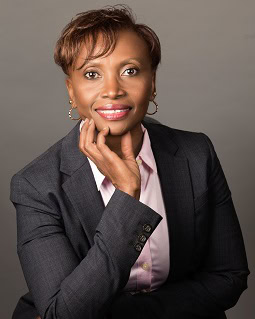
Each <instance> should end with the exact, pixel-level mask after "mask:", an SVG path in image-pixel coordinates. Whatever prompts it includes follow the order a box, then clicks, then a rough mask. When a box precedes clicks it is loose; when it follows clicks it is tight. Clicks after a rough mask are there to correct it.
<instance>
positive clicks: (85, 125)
mask: <svg viewBox="0 0 255 319" xmlns="http://www.w3.org/2000/svg"><path fill="white" fill-rule="evenodd" d="M88 121H89V120H88V118H86V119H85V121H84V123H83V126H82V128H81V132H80V139H79V149H80V151H83V149H84V141H85V137H86V134H87V129H88Z"/></svg>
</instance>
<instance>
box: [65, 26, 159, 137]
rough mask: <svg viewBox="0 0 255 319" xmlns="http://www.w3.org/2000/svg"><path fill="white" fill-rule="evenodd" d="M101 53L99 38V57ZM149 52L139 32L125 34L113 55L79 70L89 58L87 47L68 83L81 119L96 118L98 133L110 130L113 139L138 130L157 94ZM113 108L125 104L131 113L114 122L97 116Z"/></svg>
mask: <svg viewBox="0 0 255 319" xmlns="http://www.w3.org/2000/svg"><path fill="white" fill-rule="evenodd" d="M100 50H101V38H100V37H99V39H98V41H97V45H96V48H95V54H96V53H98V52H100ZM148 51H149V50H148V47H147V45H146V42H145V41H144V40H143V39H141V38H140V37H139V36H138V35H137V34H136V33H135V32H132V31H121V32H120V33H119V36H118V40H117V43H116V47H115V49H114V51H113V52H112V53H111V54H110V55H108V56H104V57H100V58H97V59H94V60H90V61H89V62H88V63H87V64H86V65H85V66H83V68H82V69H80V70H76V69H77V68H79V67H80V66H81V65H82V64H83V63H84V59H86V56H87V52H86V48H85V46H83V47H82V49H81V51H80V54H79V56H78V59H77V62H76V66H75V71H71V73H70V74H69V77H68V78H67V80H66V85H67V89H68V93H69V96H70V99H71V100H72V101H73V105H74V106H77V110H78V112H79V114H80V117H81V118H82V119H84V118H89V119H91V118H93V119H94V121H95V125H96V128H97V130H98V131H101V130H102V129H103V128H104V127H105V126H109V127H110V134H111V135H123V134H125V133H126V132H127V131H129V130H131V131H132V130H135V129H137V127H138V126H140V123H141V121H142V120H143V118H144V116H145V114H146V112H147V109H148V105H149V101H150V100H152V99H153V93H154V92H155V72H153V71H152V69H151V58H150V56H149V52H148ZM109 104H115V106H117V107H118V104H122V105H126V106H128V107H130V108H131V109H130V110H129V111H128V112H126V113H125V116H123V117H120V118H118V119H117V120H116V119H115V120H113V119H112V115H104V117H103V116H101V115H100V111H98V112H97V108H98V107H102V106H105V105H109ZM117 112H118V111H117ZM101 114H102V112H101ZM117 114H118V115H120V114H124V113H116V115H117ZM106 116H110V117H111V118H106Z"/></svg>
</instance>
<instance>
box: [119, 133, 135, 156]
mask: <svg viewBox="0 0 255 319" xmlns="http://www.w3.org/2000/svg"><path fill="white" fill-rule="evenodd" d="M121 152H122V154H123V156H124V159H134V160H135V155H134V151H133V143H132V136H131V133H130V131H128V132H127V133H126V134H124V135H123V136H122V138H121Z"/></svg>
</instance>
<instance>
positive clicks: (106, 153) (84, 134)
mask: <svg viewBox="0 0 255 319" xmlns="http://www.w3.org/2000/svg"><path fill="white" fill-rule="evenodd" d="M108 133H109V127H106V128H104V129H103V130H102V131H101V132H99V133H98V135H97V141H96V142H94V135H95V123H94V120H93V119H92V121H91V124H89V121H88V120H86V121H85V123H84V125H83V127H82V129H81V134H80V142H79V149H80V151H81V152H82V153H84V154H85V155H86V156H87V157H89V158H90V159H91V160H92V161H93V162H94V163H95V164H96V166H97V168H98V169H99V171H100V172H101V173H102V174H103V175H104V176H106V177H107V178H108V179H109V180H110V181H111V182H112V184H113V185H114V187H116V188H118V189H119V190H121V191H123V192H126V193H128V194H129V195H131V196H133V197H135V198H136V199H137V200H139V198H140V191H141V175H140V171H139V167H138V164H137V162H136V160H135V156H134V152H133V146H132V138H131V133H130V131H128V132H127V133H126V134H125V135H123V136H122V138H121V151H122V154H123V158H122V159H121V158H120V157H119V156H118V155H117V154H116V153H114V152H113V151H111V150H110V148H109V147H108V146H107V145H106V144H105V137H106V136H107V134H108Z"/></svg>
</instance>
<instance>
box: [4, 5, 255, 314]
mask: <svg viewBox="0 0 255 319" xmlns="http://www.w3.org/2000/svg"><path fill="white" fill-rule="evenodd" d="M116 3H118V2H116V1H103V0H102V1H99V0H94V1H81V0H76V1H75V0H73V1H67V0H63V1H60V0H44V1H34V0H17V1H11V0H8V1H7V0H6V1H1V10H0V35H1V42H0V45H1V51H0V52H1V59H0V61H1V62H0V81H1V83H0V90H1V116H0V121H1V123H0V130H1V131H0V133H1V135H0V136H1V140H0V143H1V145H0V147H1V148H0V150H1V165H0V169H1V179H0V185H1V186H0V187H1V193H0V196H1V202H0V203H1V223H0V227H1V229H0V234H1V240H0V245H1V270H0V276H1V278H0V279H1V281H0V283H1V285H0V293H1V296H0V300H1V307H0V317H1V318H3V319H5V318H6V319H8V318H11V314H12V312H13V309H14V307H15V306H16V303H17V301H18V299H19V297H20V296H21V295H22V294H24V293H26V292H27V287H26V283H25V281H24V278H23V274H22V270H21V267H20V264H19V260H18V257H17V253H16V217H15V209H14V207H13V205H12V203H11V202H10V201H9V192H10V190H9V188H10V186H9V185H10V179H11V177H12V175H13V174H14V173H16V172H17V171H18V170H20V169H21V168H23V167H24V166H25V165H26V164H28V163H29V162H30V161H31V160H33V159H34V158H35V157H37V156H38V155H40V154H41V153H42V152H43V151H45V150H46V149H47V148H48V147H49V146H51V145H52V144H54V143H55V142H56V141H57V140H59V139H60V138H62V137H63V136H65V135H66V134H67V133H68V132H69V131H70V130H71V128H72V127H73V126H74V125H75V123H74V122H73V121H71V120H69V118H68V109H69V104H68V95H67V92H66V89H65V85H64V79H65V77H64V75H63V73H62V70H60V69H59V67H57V66H56V65H55V64H54V61H53V50H54V45H55V42H56V40H57V38H58V36H59V34H60V32H61V30H62V28H63V27H64V26H65V25H66V24H67V23H68V22H69V21H70V20H71V18H72V17H73V16H74V15H75V14H76V13H78V12H82V11H87V10H90V9H99V8H101V7H102V6H105V5H113V4H116ZM125 3H126V4H128V5H129V6H130V7H131V8H132V9H133V11H134V12H135V14H136V16H137V21H138V22H141V23H146V24H148V25H149V26H150V27H152V29H154V30H155V31H156V33H157V34H158V36H159V38H160V41H161V45H162V64H161V66H160V67H159V70H158V74H157V93H158V95H157V98H156V101H157V103H158V104H159V112H158V113H157V114H156V115H154V116H153V117H154V118H155V119H157V120H159V121H160V122H162V123H163V124H166V125H168V126H171V127H174V128H179V129H183V130H189V131H196V132H204V133H206V134H207V135H208V136H209V137H210V138H211V140H212V141H213V143H214V146H215V149H216V152H217V154H218V157H219V159H220V162H221V164H222V166H223V170H224V172H225V175H226V177H227V180H228V183H229V186H230V189H231V191H232V196H233V200H234V204H235V207H236V210H237V214H238V217H239V221H240V224H241V228H242V232H243V236H244V241H245V245H246V251H247V255H248V262H249V268H250V271H251V275H250V276H249V282H248V283H249V288H248V289H247V290H246V291H245V292H244V293H243V294H242V296H241V298H240V300H239V302H238V304H237V305H236V306H235V307H234V308H232V309H231V310H229V311H227V316H228V318H230V319H239V318H245V319H252V318H255V311H254V292H255V291H254V290H255V279H254V265H255V258H254V257H255V252H254V236H255V235H254V207H253V206H254V190H255V185H254V180H255V176H254V175H255V174H254V155H255V154H254V139H255V123H254V120H255V107H254V106H255V105H254V104H255V102H254V101H255V88H254V84H255V1H254V0H242V1H236V0H211V1H209V0H169V1H155V0H154V1H152V0H147V1H145V0H143V1H128V0H127V1H126V2H125ZM153 109H154V108H153V104H152V105H150V108H149V111H150V112H151V111H152V110H153ZM28 319H29V318H28Z"/></svg>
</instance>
